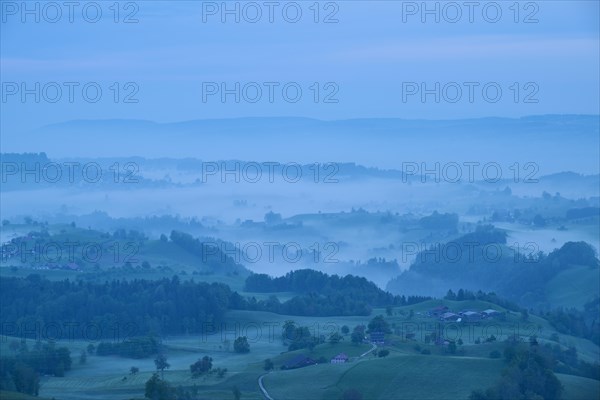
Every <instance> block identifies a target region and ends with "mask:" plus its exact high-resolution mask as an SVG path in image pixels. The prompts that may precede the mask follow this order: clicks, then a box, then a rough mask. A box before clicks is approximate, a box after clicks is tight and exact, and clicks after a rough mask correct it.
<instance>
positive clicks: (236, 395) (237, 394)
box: [231, 386, 242, 400]
mask: <svg viewBox="0 0 600 400" xmlns="http://www.w3.org/2000/svg"><path fill="white" fill-rule="evenodd" d="M231 391H232V392H233V398H234V399H235V400H240V399H241V398H242V392H240V388H239V387H237V386H234V387H233V389H231Z"/></svg>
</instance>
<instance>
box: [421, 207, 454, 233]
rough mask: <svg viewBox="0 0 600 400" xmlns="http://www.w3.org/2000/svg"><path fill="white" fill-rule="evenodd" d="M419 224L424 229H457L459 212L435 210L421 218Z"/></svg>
mask: <svg viewBox="0 0 600 400" xmlns="http://www.w3.org/2000/svg"><path fill="white" fill-rule="evenodd" d="M419 224H420V225H421V227H423V228H424V229H430V230H438V229H445V230H449V231H455V230H456V229H457V228H458V214H448V213H446V214H440V213H438V212H437V211H434V212H433V214H431V215H429V216H426V217H423V218H421V219H420V220H419Z"/></svg>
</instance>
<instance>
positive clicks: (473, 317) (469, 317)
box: [461, 311, 481, 321]
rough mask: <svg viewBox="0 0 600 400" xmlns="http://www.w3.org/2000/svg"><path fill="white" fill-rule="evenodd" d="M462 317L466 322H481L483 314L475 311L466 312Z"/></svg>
mask: <svg viewBox="0 0 600 400" xmlns="http://www.w3.org/2000/svg"><path fill="white" fill-rule="evenodd" d="M461 315H462V317H463V318H464V319H465V320H466V321H479V320H480V319H481V314H480V313H478V312H475V311H465V312H463V313H461Z"/></svg>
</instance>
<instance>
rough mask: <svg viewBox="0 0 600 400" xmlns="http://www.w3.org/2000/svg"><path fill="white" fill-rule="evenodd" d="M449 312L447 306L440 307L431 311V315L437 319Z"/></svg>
mask: <svg viewBox="0 0 600 400" xmlns="http://www.w3.org/2000/svg"><path fill="white" fill-rule="evenodd" d="M446 312H448V307H446V306H439V307H436V308H434V309H432V310H430V311H429V314H430V315H433V316H434V317H437V316H438V315H442V314H444V313H446Z"/></svg>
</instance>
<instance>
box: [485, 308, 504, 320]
mask: <svg viewBox="0 0 600 400" xmlns="http://www.w3.org/2000/svg"><path fill="white" fill-rule="evenodd" d="M499 315H500V312H499V311H496V310H492V309H491V308H488V309H487V310H484V311H482V312H481V316H482V317H483V318H493V317H497V316H499Z"/></svg>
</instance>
